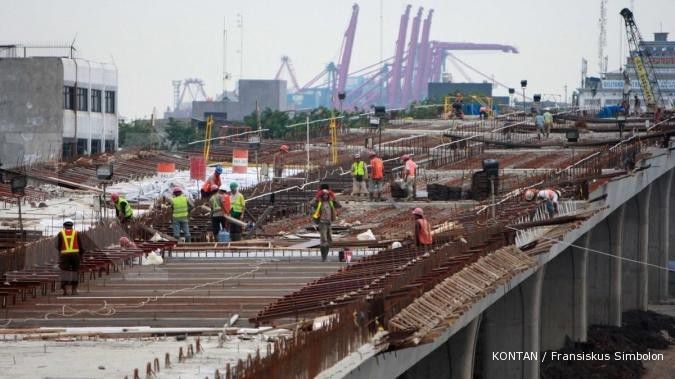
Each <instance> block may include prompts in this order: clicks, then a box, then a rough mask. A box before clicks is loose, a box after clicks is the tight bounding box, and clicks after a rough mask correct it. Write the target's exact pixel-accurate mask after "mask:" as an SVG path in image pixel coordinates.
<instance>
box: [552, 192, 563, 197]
mask: <svg viewBox="0 0 675 379" xmlns="http://www.w3.org/2000/svg"><path fill="white" fill-rule="evenodd" d="M553 192H555V193H556V194H557V195H558V197H562V192H560V190H553Z"/></svg>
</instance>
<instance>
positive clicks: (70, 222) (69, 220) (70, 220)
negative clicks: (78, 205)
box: [63, 218, 75, 226]
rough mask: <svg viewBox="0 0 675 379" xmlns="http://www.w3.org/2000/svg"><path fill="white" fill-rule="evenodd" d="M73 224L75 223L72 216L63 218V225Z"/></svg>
mask: <svg viewBox="0 0 675 379" xmlns="http://www.w3.org/2000/svg"><path fill="white" fill-rule="evenodd" d="M73 224H75V222H73V219H72V218H67V219H65V220H63V226H73Z"/></svg>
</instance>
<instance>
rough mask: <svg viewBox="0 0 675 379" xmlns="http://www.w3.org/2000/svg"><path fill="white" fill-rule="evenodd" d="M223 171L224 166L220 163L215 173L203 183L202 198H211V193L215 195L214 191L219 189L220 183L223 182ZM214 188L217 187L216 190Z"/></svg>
mask: <svg viewBox="0 0 675 379" xmlns="http://www.w3.org/2000/svg"><path fill="white" fill-rule="evenodd" d="M222 173H223V168H222V167H221V166H220V165H218V166H216V170H215V171H214V172H213V175H211V176H209V178H208V179H206V181H205V182H204V184H202V189H201V193H202V199H210V198H211V195H213V193H214V192H217V191H218V188H220V185H221V184H222V183H221V182H220V175H221V174H222ZM212 188H215V190H212Z"/></svg>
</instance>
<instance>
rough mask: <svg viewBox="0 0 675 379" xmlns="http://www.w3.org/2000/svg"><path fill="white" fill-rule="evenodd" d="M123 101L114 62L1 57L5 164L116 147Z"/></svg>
mask: <svg viewBox="0 0 675 379" xmlns="http://www.w3.org/2000/svg"><path fill="white" fill-rule="evenodd" d="M6 49H7V47H6ZM5 56H7V55H5ZM117 100H118V87H117V69H116V68H115V67H114V66H111V65H107V64H102V63H95V62H91V61H87V60H84V59H76V58H75V59H74V58H64V57H16V55H10V56H9V57H2V56H0V162H2V163H3V165H4V166H3V167H4V168H11V167H16V166H21V165H26V164H31V163H35V162H40V161H46V160H54V159H60V158H69V157H73V156H75V155H88V154H96V153H102V152H106V151H115V150H116V149H117V145H118V142H117V141H118V137H117V135H118V125H117V122H118V120H117Z"/></svg>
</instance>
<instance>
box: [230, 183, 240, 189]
mask: <svg viewBox="0 0 675 379" xmlns="http://www.w3.org/2000/svg"><path fill="white" fill-rule="evenodd" d="M237 188H239V184H237V182H232V183H230V189H231V190H232V191H234V190H236V189H237Z"/></svg>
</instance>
